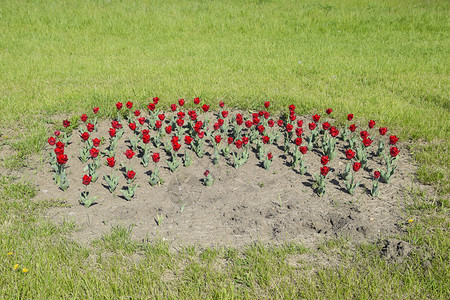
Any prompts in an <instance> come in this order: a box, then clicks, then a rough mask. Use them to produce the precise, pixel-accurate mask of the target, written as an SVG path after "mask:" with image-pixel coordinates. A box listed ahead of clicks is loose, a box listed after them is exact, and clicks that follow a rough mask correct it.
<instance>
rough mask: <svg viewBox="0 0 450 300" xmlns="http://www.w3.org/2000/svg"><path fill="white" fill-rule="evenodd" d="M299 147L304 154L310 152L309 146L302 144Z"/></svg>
mask: <svg viewBox="0 0 450 300" xmlns="http://www.w3.org/2000/svg"><path fill="white" fill-rule="evenodd" d="M299 149H300V152H301V153H302V154H306V152H308V147H306V146H300V148H299Z"/></svg>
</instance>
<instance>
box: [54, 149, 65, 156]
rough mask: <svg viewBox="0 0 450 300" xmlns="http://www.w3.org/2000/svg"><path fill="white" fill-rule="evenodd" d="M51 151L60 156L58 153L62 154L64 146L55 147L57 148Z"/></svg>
mask: <svg viewBox="0 0 450 300" xmlns="http://www.w3.org/2000/svg"><path fill="white" fill-rule="evenodd" d="M53 151H54V152H55V154H56V156H60V155H63V154H64V148H59V147H57V148H55V150H53Z"/></svg>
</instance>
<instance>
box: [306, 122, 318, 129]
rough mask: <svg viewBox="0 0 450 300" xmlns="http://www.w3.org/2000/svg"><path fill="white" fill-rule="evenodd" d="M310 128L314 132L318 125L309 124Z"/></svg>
mask: <svg viewBox="0 0 450 300" xmlns="http://www.w3.org/2000/svg"><path fill="white" fill-rule="evenodd" d="M308 126H309V130H314V129H316V126H317V124H316V123H309V124H308Z"/></svg>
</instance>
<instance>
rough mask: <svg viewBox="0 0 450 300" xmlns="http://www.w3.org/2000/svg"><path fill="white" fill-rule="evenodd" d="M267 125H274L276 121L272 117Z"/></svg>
mask: <svg viewBox="0 0 450 300" xmlns="http://www.w3.org/2000/svg"><path fill="white" fill-rule="evenodd" d="M267 125H269V127H273V126H274V125H275V122H274V121H273V120H272V119H270V120H269V121H267Z"/></svg>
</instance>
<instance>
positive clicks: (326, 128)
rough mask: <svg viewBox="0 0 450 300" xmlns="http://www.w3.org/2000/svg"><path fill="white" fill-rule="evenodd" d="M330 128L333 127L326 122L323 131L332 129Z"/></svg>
mask: <svg viewBox="0 0 450 300" xmlns="http://www.w3.org/2000/svg"><path fill="white" fill-rule="evenodd" d="M330 127H331V125H330V123H328V122H325V123H323V124H322V128H323V130H328V129H330Z"/></svg>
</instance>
